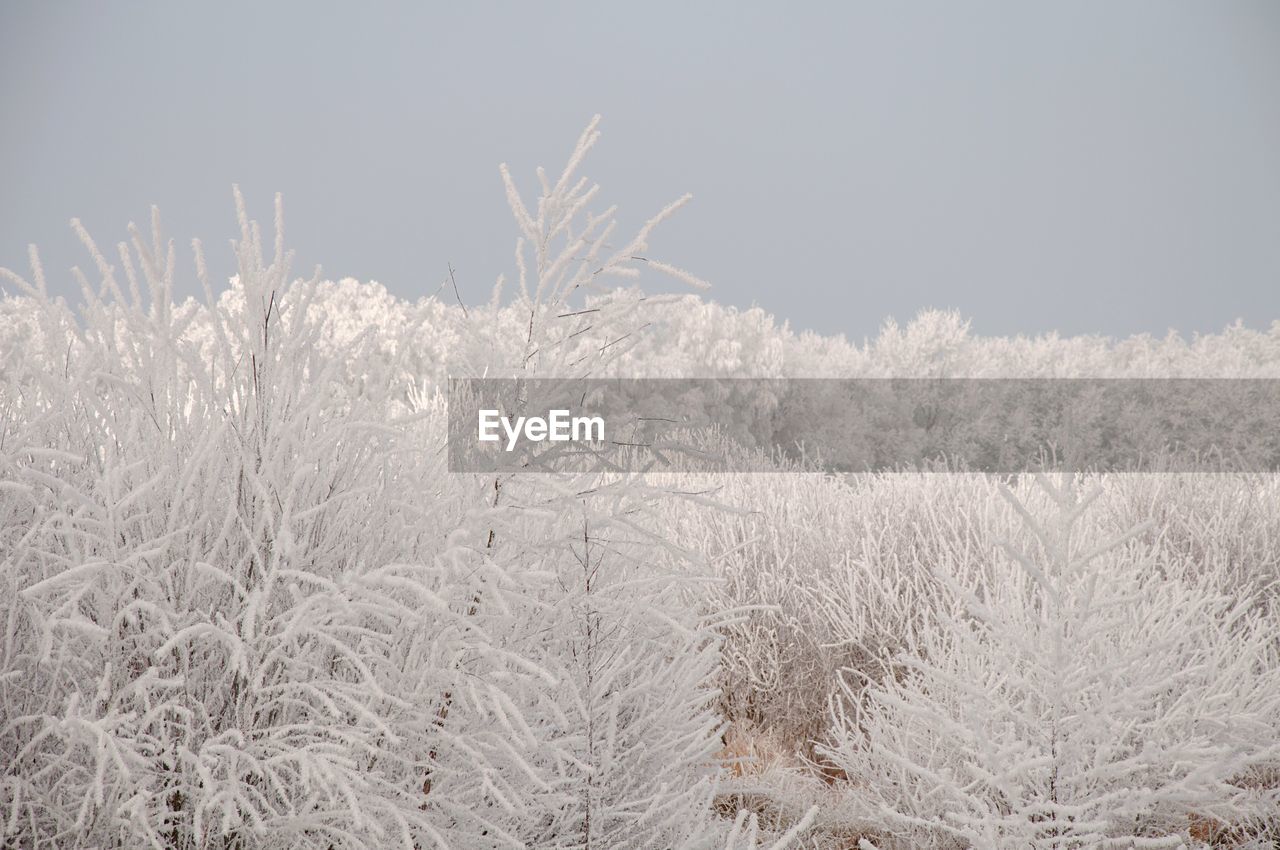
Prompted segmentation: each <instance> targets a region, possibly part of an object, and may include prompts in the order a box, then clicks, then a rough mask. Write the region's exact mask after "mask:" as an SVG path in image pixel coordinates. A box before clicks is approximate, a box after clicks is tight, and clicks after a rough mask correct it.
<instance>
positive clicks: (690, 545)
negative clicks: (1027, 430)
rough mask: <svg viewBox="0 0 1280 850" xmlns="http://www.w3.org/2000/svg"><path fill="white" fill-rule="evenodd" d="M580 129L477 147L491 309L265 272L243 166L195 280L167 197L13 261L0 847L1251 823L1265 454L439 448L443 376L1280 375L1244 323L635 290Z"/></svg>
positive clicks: (985, 843)
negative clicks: (53, 275)
mask: <svg viewBox="0 0 1280 850" xmlns="http://www.w3.org/2000/svg"><path fill="white" fill-rule="evenodd" d="M596 138H597V128H596V125H595V124H594V123H593V124H592V125H591V126H590V127H588V129H587V131H586V132H585V133H584V134H583V136H582V137H581V139H580V140H579V143H578V145H577V146H576V148H575V149H574V150H573V152H572V155H571V157H570V160H569V164H568V166H567V167H566V168H565V170H564V171H563V172H562V173H561V174H546V173H542V172H539V173H538V174H537V176H536V177H537V179H536V182H533V181H531V183H530V185H531V186H532V187H533V188H534V191H533V193H532V195H530V193H529V192H528V191H524V192H522V191H521V187H523V188H524V189H526V190H527V189H528V188H529V187H526V186H524V181H523V180H521V181H519V184H520V186H519V187H518V185H517V180H516V179H515V178H513V177H512V176H510V175H508V174H507V172H506V170H505V169H504V170H503V171H502V177H503V179H504V181H505V184H506V187H507V194H508V199H509V201H510V205H511V208H512V211H513V214H514V218H515V224H516V232H517V235H518V242H517V247H516V259H515V263H514V265H513V270H512V275H511V279H510V281H509V282H508V283H507V284H506V285H505V286H502V285H500V286H499V288H498V289H497V291H495V294H494V297H493V299H492V301H491V302H490V303H488V304H465V305H464V304H463V303H461V301H460V299H458V298H456V297H455V295H454V293H453V291H452V290H450V289H447V288H446V289H445V290H442V292H441V293H440V294H439V295H438V296H430V297H424V298H423V299H421V300H418V301H414V302H410V301H405V300H401V299H398V298H395V297H393V296H391V295H389V294H388V293H387V292H386V291H385V290H384V289H383V288H382V287H380V286H378V285H377V284H374V283H359V282H356V281H351V280H344V281H339V282H330V281H326V280H323V279H319V278H317V279H312V280H299V279H295V278H294V276H293V274H292V272H291V268H290V255H289V253H288V252H287V250H286V249H285V243H284V235H283V224H282V215H281V211H280V205H279V202H277V208H276V212H275V223H274V227H273V228H267V229H262V228H260V227H259V226H258V225H257V224H256V223H254V222H253V221H251V220H250V217H249V213H248V212H247V210H246V205H245V203H244V202H243V201H242V200H241V199H240V197H239V196H238V195H237V196H236V213H237V215H238V216H239V221H240V238H239V240H238V241H237V243H236V245H235V251H236V259H237V262H238V274H237V276H236V277H235V278H234V279H232V280H231V281H230V282H226V281H222V280H212V279H210V278H209V275H208V274H207V273H206V271H205V264H204V260H203V249H202V248H201V246H200V245H199V243H196V244H195V245H194V246H193V248H194V251H193V252H192V251H191V250H189V249H188V248H187V246H183V245H177V244H175V243H174V242H172V241H170V240H169V239H168V238H167V237H166V236H165V235H164V234H163V233H162V231H161V228H160V221H159V217H158V215H157V216H155V217H154V219H153V221H152V223H151V226H150V227H149V228H147V229H145V230H143V229H131V231H130V240H129V242H128V243H126V244H121V245H120V246H118V248H106V247H102V246H98V245H95V243H94V242H93V241H92V238H91V237H90V235H89V234H87V233H83V232H82V233H81V236H82V238H83V240H84V242H85V244H86V248H87V253H86V257H87V258H88V263H87V271H85V272H84V273H81V272H79V271H76V272H75V275H76V278H77V279H78V280H79V281H80V283H81V296H80V298H79V299H78V302H79V303H76V304H67V303H64V302H63V301H62V300H60V299H54V298H51V297H50V296H49V295H48V294H47V290H46V284H45V277H44V275H45V272H44V271H42V269H41V267H40V263H39V259H38V256H37V254H36V253H35V251H34V250H33V251H32V255H31V268H30V269H29V270H25V271H22V272H21V273H17V272H7V273H6V277H5V280H4V286H5V288H6V290H7V291H8V293H9V295H8V296H6V297H4V298H3V299H0V846H3V847H6V848H7V847H13V848H46V847H57V848H143V847H153V848H165V849H166V850H213V848H218V850H232V848H235V850H267V848H289V850H306V849H307V848H317V850H326V848H386V847H403V848H406V850H411V848H432V847H440V848H456V850H479V848H520V847H527V848H611V847H621V848H664V849H665V848H690V850H692V848H708V850H711V849H712V848H727V850H731V849H732V848H766V847H769V848H776V850H781V848H784V847H792V848H859V850H867V848H881V850H889V848H903V850H905V849H906V848H975V850H1001V848H1009V850H1013V848H1018V850H1023V848H1061V850H1066V848H1100V847H1116V848H1157V847H1169V848H1173V847H1201V848H1203V847H1237V848H1255V850H1256V848H1263V847H1273V846H1276V842H1280V597H1278V596H1277V579H1280V481H1278V480H1277V479H1276V478H1275V477H1273V476H1272V475H1269V474H1264V473H1245V472H1235V473H1230V474H1228V473H1215V472H1198V473H1182V474H1173V473H1164V474H1143V475H1135V474H1124V475H1120V474H1089V475H1075V476H1063V475H1048V476H1043V477H1036V476H1030V475H1022V476H1003V477H996V476H985V475H978V474H960V473H948V474H928V475H925V474H915V473H893V474H889V473H877V474H866V475H856V476H835V475H829V474H823V473H822V472H821V471H819V470H816V469H815V468H814V467H813V466H811V465H809V464H807V463H806V462H805V461H803V460H797V459H791V458H780V457H776V456H768V455H766V454H765V453H760V452H758V450H757V449H756V448H753V447H749V446H740V445H734V444H732V442H731V441H730V440H728V439H727V438H726V437H724V435H717V434H711V435H707V437H706V439H707V443H708V444H709V445H710V444H715V445H717V446H718V447H719V450H720V451H723V452H725V453H737V454H738V455H739V456H740V460H741V462H742V463H744V464H747V463H750V464H757V465H759V466H768V465H774V466H777V465H781V466H785V467H789V471H786V472H783V473H778V474H769V475H716V474H709V473H697V472H679V473H677V472H659V473H649V474H645V475H639V474H608V475H604V474H589V473H578V474H568V473H565V474H559V475H550V474H547V475H497V476H492V475H491V476H484V475H473V474H461V473H451V472H449V471H448V470H447V465H446V457H445V451H444V440H445V433H446V427H445V425H446V423H445V417H446V405H445V401H444V396H443V394H442V390H443V388H444V384H445V382H446V380H447V379H448V378H449V377H451V376H452V377H459V376H479V375H487V376H526V377H558V378H565V379H578V378H586V377H588V376H592V377H599V376H637V377H638V376H655V377H674V376H681V377H734V376H737V377H852V376H870V377H882V376H897V377H903V376H907V377H931V378H936V377H991V376H997V377H1011V376H1023V377H1030V376H1034V377H1096V378H1108V377H1261V378H1280V322H1278V323H1276V324H1273V325H1272V326H1271V329H1270V330H1269V331H1255V330H1249V329H1247V328H1244V327H1241V326H1236V327H1230V328H1227V329H1226V330H1224V331H1223V332H1222V333H1220V334H1217V335H1210V336H1200V337H1196V338H1193V339H1185V338H1182V337H1178V336H1176V335H1171V336H1169V337H1165V338H1150V337H1135V338H1131V339H1125V340H1110V339H1105V338H1091V337H1073V338H1062V337H1056V336H1049V337H1036V338H1016V339H992V338H983V337H979V336H976V335H974V334H972V333H971V332H970V330H969V327H968V325H967V324H966V322H965V321H964V320H963V319H962V318H961V317H959V316H957V315H955V314H951V313H944V312H930V313H925V314H922V315H921V316H919V317H918V318H916V319H915V320H913V321H911V322H910V323H908V324H906V325H897V324H893V323H888V324H886V325H885V326H884V329H883V331H882V332H881V333H880V335H879V336H878V337H876V338H874V339H871V340H868V341H866V342H865V343H861V344H855V343H851V342H849V341H847V340H845V339H843V338H830V337H819V336H815V335H812V334H807V333H796V332H794V331H792V330H791V329H790V328H788V327H787V326H786V325H785V324H779V323H778V322H776V321H775V320H774V319H773V318H772V317H771V316H768V315H766V314H764V313H763V312H761V311H759V310H747V311H738V310H734V309H729V308H725V307H722V306H719V305H717V304H716V303H714V302H713V301H709V300H705V298H706V296H705V295H702V294H697V293H695V292H689V293H688V294H682V295H677V296H667V297H649V298H647V297H645V295H644V286H645V285H646V280H647V279H649V278H652V277H653V276H655V275H666V276H667V277H669V278H672V279H674V280H675V281H676V283H677V284H678V285H679V286H684V287H689V288H691V289H694V290H701V289H702V288H703V287H704V286H705V285H704V284H703V282H702V281H700V280H699V279H698V278H696V277H694V276H693V275H691V274H689V273H687V272H685V271H683V270H681V269H678V268H675V267H672V266H670V265H667V264H664V263H662V262H660V261H659V260H658V259H657V257H658V256H660V255H661V254H660V252H659V253H658V254H651V253H650V242H651V241H659V240H657V235H656V233H655V229H658V228H659V225H660V224H661V223H662V221H663V220H664V219H665V218H667V217H668V216H670V215H672V214H674V213H675V212H677V210H678V208H679V207H680V206H681V205H682V204H683V203H684V202H685V200H686V199H681V200H679V201H677V202H676V203H673V204H672V205H671V206H670V207H668V208H667V209H665V210H662V211H660V212H659V213H658V214H657V215H656V216H654V218H653V219H652V220H650V221H649V223H648V224H646V225H645V226H644V227H643V228H642V229H641V230H640V231H639V232H638V233H636V234H634V235H629V234H623V233H619V232H617V231H616V230H615V228H614V224H613V210H612V208H611V207H607V205H606V204H604V203H602V202H601V201H600V199H599V198H598V197H597V190H596V187H595V186H594V185H593V184H592V183H591V182H590V181H588V180H586V179H585V178H582V177H580V175H579V172H580V170H581V167H582V166H583V160H584V158H585V156H586V154H587V153H588V151H589V149H590V148H591V146H592V145H593V144H594V143H595V141H596ZM530 197H532V198H533V200H528V199H529V198H530ZM250 200H251V201H253V202H254V204H255V208H256V203H257V202H258V201H260V200H261V199H250ZM76 226H77V227H78V225H76ZM503 244H504V240H503V238H501V235H498V237H496V238H495V247H501V246H502V245H503ZM192 253H194V258H193V257H192ZM186 276H194V277H195V278H196V279H198V280H199V282H200V283H201V284H202V285H203V288H204V293H205V294H204V297H203V299H200V300H186V301H177V300H175V298H174V297H173V294H172V293H173V291H174V288H175V282H176V281H177V280H179V279H180V278H183V277H186ZM773 413H776V414H777V415H779V416H783V415H785V411H776V412H771V411H764V413H763V414H762V415H772V414H773ZM841 433H842V432H841V431H840V430H839V429H833V431H832V437H831V445H830V446H827V447H826V448H828V449H831V450H838V448H839V445H838V443H839V440H840V439H841V437H840V434H841ZM753 453H755V454H753Z"/></svg>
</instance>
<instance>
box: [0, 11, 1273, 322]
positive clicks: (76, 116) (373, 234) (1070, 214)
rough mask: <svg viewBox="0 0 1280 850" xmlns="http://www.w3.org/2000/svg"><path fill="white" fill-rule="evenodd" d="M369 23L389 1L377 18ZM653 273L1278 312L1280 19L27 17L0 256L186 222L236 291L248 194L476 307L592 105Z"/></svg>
mask: <svg viewBox="0 0 1280 850" xmlns="http://www.w3.org/2000/svg"><path fill="white" fill-rule="evenodd" d="M362 6H369V7H371V8H363V7H362ZM596 112H600V113H602V114H603V115H604V124H603V131H604V135H603V138H602V140H601V143H600V145H599V146H598V148H597V150H596V152H595V154H594V156H593V158H592V160H591V161H590V162H589V164H588V165H589V167H588V169H587V173H588V174H589V175H590V176H592V177H594V178H596V179H597V180H599V181H600V182H601V183H602V184H603V192H604V199H605V200H606V201H609V202H617V203H619V204H621V206H622V212H623V219H624V222H627V223H631V224H636V223H638V222H640V221H642V220H643V219H644V218H646V217H647V216H648V215H649V214H651V213H652V212H654V211H656V210H657V209H658V208H659V207H660V206H661V205H662V204H664V203H665V202H666V201H668V200H671V199H673V198H675V197H677V196H678V195H680V194H681V193H683V192H685V191H689V192H692V193H693V194H694V196H695V199H694V204H693V205H692V206H691V207H690V208H688V209H687V210H685V211H684V212H683V213H681V215H680V216H679V217H678V218H677V219H676V220H674V221H673V222H671V223H670V224H669V225H668V226H667V228H666V230H665V232H662V233H660V234H659V235H658V237H656V238H655V240H654V254H655V256H661V257H662V258H663V259H666V260H668V261H669V262H674V263H676V264H678V265H681V266H684V267H687V268H689V269H690V270H692V271H694V272H696V273H697V274H699V275H701V276H703V277H705V278H707V279H709V280H711V281H712V283H713V284H714V287H715V288H714V289H713V291H712V297H714V298H716V299H717V300H720V301H723V302H726V303H730V304H736V305H741V306H748V305H750V304H751V303H753V302H755V303H758V304H760V305H761V306H763V307H765V308H766V309H768V310H769V311H771V312H773V313H775V314H776V315H778V316H779V317H782V318H786V319H790V320H791V322H792V324H793V325H794V326H796V327H798V328H812V329H815V330H819V331H823V332H828V333H829V332H843V333H846V334H849V335H850V336H853V337H861V336H863V335H865V334H869V333H873V332H874V331H875V329H876V328H877V327H878V325H879V324H880V322H881V321H882V320H883V319H884V318H886V317H887V316H890V315H892V316H895V317H897V318H899V319H907V318H910V317H911V316H912V315H914V314H915V313H916V312H917V311H918V310H919V309H921V308H924V307H955V308H958V309H959V310H961V311H962V312H963V313H965V314H966V315H968V316H970V317H972V318H973V320H974V325H975V327H976V328H977V330H979V331H980V332H983V333H993V334H1008V333H1016V332H1027V333H1032V332H1040V331H1046V330H1051V329H1057V330H1060V331H1062V332H1064V333H1080V332H1091V331H1096V332H1105V333H1111V334H1128V333H1133V332H1138V331H1149V332H1153V333H1163V332H1164V331H1165V330H1166V329H1168V328H1170V327H1174V328H1177V329H1180V330H1182V331H1211V330H1219V329H1221V328H1222V327H1223V326H1224V325H1225V324H1227V323H1228V322H1230V321H1232V320H1234V319H1235V318H1237V317H1241V318H1243V319H1244V320H1245V322H1246V324H1248V325H1250V326H1255V327H1261V326H1266V325H1267V324H1269V323H1270V321H1271V320H1272V319H1276V318H1280V3H1276V2H1274V0H1260V2H1213V3H1210V2H1165V0H1128V2H1121V3H1116V2H1099V1H1098V0H1095V1H1094V2H1061V3H1055V4H1049V3H1044V2H1032V3H1027V2H1013V0H1010V2H999V3H995V2H972V1H971V2H964V3H950V2H947V3H914V2H913V3H897V2H895V3H889V2H883V3H852V2H839V3H818V2H811V3H798V2H788V3H782V2H777V3H769V4H765V3H742V2H698V3H691V2H674V3H672V2H654V1H653V0H646V2H644V3H627V4H621V3H607V2H600V3H590V4H588V3H573V4H570V3H546V2H538V3H502V4H498V3H463V2H449V3H433V4H412V5H409V4H405V5H398V4H360V5H357V4H336V3H333V4H325V3H284V2H272V3H264V4H257V3H228V2H219V3H216V4H215V3H209V4H204V5H203V6H201V7H199V8H197V7H196V6H195V5H194V4H188V3H169V2H166V3H160V2H156V3H136V2H117V3H110V4H108V3H100V2H61V3H53V2H49V3H37V2H16V0H0V115H2V116H3V119H2V120H3V129H2V130H0V265H5V266H9V267H11V268H15V269H17V270H19V271H25V269H26V267H27V264H26V245H27V244H28V243H30V242H35V243H37V244H38V245H40V246H41V251H42V255H43V257H44V261H45V266H46V270H47V272H48V273H49V276H50V277H51V278H52V279H53V280H54V281H55V282H56V286H57V289H58V291H60V292H63V293H66V294H71V293H72V292H73V290H72V288H71V287H70V285H69V283H70V275H69V274H67V271H66V270H67V269H68V268H69V267H70V266H71V265H73V264H80V265H82V266H85V267H87V265H88V261H87V259H86V257H85V256H84V254H83V252H82V251H81V250H80V249H79V248H78V246H77V243H76V242H75V240H74V237H72V236H71V235H70V232H69V230H68V228H67V220H68V219H69V218H71V217H72V216H79V217H80V218H81V219H83V220H84V222H85V224H86V225H87V226H88V227H89V229H90V231H91V232H92V233H93V234H94V235H95V237H96V238H97V239H98V241H99V242H100V243H107V244H112V243H114V242H115V241H117V240H119V239H121V238H123V236H124V234H125V224H126V223H127V222H128V221H130V220H134V221H139V222H142V221H144V220H145V219H146V217H147V215H148V209H149V206H150V205H151V204H152V203H155V204H158V205H159V206H160V208H161V210H162V212H163V213H164V216H165V221H166V227H167V230H168V231H169V232H170V234H171V235H172V236H174V237H175V238H176V239H177V241H178V245H179V248H180V254H179V256H180V257H181V258H182V260H183V265H182V268H183V270H184V274H185V280H186V281H188V285H189V289H188V290H187V291H190V292H194V291H195V289H194V285H193V284H192V283H191V281H192V275H191V274H190V272H189V271H187V270H188V269H189V268H190V263H189V259H190V250H189V248H188V247H187V245H188V242H189V240H190V238H191V237H192V236H200V237H202V238H203V239H204V241H205V243H206V245H207V246H208V250H209V253H211V254H212V255H213V256H214V257H216V258H217V260H218V261H219V263H220V265H217V266H215V268H216V269H217V270H219V271H229V270H230V268H231V263H230V257H229V252H228V251H227V250H226V248H225V247H224V246H225V245H226V241H225V240H226V239H228V238H230V237H231V236H232V235H233V232H234V216H233V212H232V207H231V196H230V186H231V184H232V183H233V182H239V183H240V184H241V186H242V188H243V189H244V191H245V193H246V195H247V198H248V200H249V204H250V208H251V212H252V214H253V215H255V217H258V218H260V219H262V220H264V221H266V220H269V219H270V216H271V198H272V194H273V193H274V192H275V191H277V190H279V191H282V192H283V193H284V197H285V213H286V227H287V231H288V241H289V243H290V244H291V245H292V246H294V247H295V248H296V249H297V251H298V260H299V266H298V267H297V268H298V270H299V271H300V272H306V271H309V270H310V268H311V267H312V266H313V265H314V264H316V263H319V264H321V265H323V267H324V270H325V273H326V275H327V276H330V277H343V276H353V277H359V278H362V279H377V280H380V281H381V282H383V283H384V284H385V285H387V287H388V288H389V289H391V290H392V291H393V292H395V293H398V294H400V295H404V296H417V295H420V294H424V293H429V292H432V291H435V290H436V288H437V287H438V286H439V284H440V281H441V280H442V279H443V277H444V276H445V273H446V271H445V269H446V264H447V263H450V262H451V263H453V265H454V266H455V268H456V269H457V270H458V282H459V285H460V287H461V289H462V292H463V295H464V297H465V298H467V299H468V300H472V301H478V300H481V299H484V298H486V297H487V295H488V293H489V289H490V286H491V284H492V282H493V279H494V278H495V277H496V275H497V274H498V273H499V272H501V271H507V270H509V269H510V268H511V266H512V261H511V244H512V240H513V238H514V234H515V230H514V226H513V225H512V223H511V221H510V217H509V214H508V212H507V210H506V206H505V201H504V197H503V192H502V188H501V184H500V181H499V178H498V174H497V164H498V163H499V162H501V161H507V162H509V163H510V164H511V166H512V168H513V170H514V172H515V174H516V176H517V178H518V179H520V180H522V181H523V185H524V186H525V187H526V188H527V189H529V190H531V189H532V187H533V183H534V180H533V179H532V169H533V167H534V166H535V165H537V164H540V163H541V164H545V165H548V166H550V167H553V168H554V167H558V166H559V165H560V164H561V163H562V162H563V160H564V157H565V155H566V154H567V152H568V149H569V147H570V146H571V144H572V142H573V140H574V139H575V138H576V136H577V134H578V132H579V131H580V129H581V127H582V126H583V125H584V124H585V123H586V121H587V120H588V119H589V118H590V117H591V115H592V114H594V113H596Z"/></svg>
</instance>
